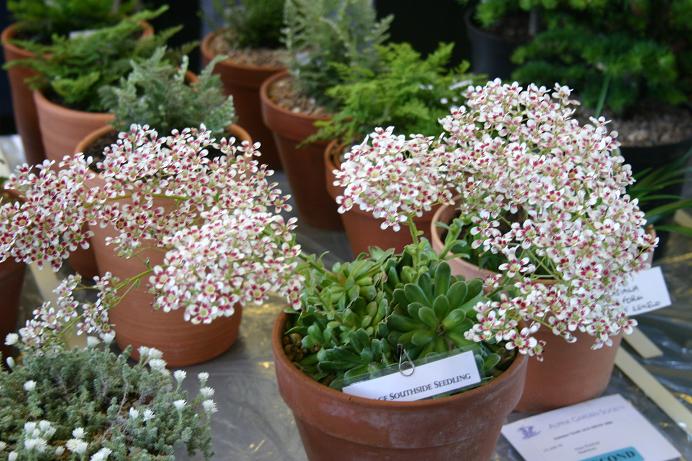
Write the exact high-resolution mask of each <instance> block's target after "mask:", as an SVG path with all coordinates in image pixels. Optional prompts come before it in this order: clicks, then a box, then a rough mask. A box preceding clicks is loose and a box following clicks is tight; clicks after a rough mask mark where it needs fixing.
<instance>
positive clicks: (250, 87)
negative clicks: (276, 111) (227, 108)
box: [202, 33, 286, 170]
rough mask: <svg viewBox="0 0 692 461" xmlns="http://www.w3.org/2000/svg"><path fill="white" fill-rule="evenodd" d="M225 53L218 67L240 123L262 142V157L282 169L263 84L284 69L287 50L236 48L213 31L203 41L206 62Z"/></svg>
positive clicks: (216, 71) (272, 166) (272, 165)
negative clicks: (264, 105) (266, 115)
mask: <svg viewBox="0 0 692 461" xmlns="http://www.w3.org/2000/svg"><path fill="white" fill-rule="evenodd" d="M219 54H223V55H226V56H228V59H226V60H224V61H221V62H220V63H218V64H217V65H216V67H215V68H214V72H215V73H217V74H219V77H220V78H221V81H222V82H223V86H224V90H225V92H226V94H228V95H231V96H233V104H234V106H235V111H236V114H237V117H238V124H239V125H241V126H243V127H245V128H246V129H247V130H248V131H249V132H250V133H251V134H252V136H253V138H254V139H255V140H257V141H259V142H261V143H262V148H261V152H262V158H263V159H264V162H266V163H267V164H268V165H269V166H270V167H271V168H272V169H274V170H280V169H282V165H281V161H280V159H279V154H278V152H277V148H276V144H275V142H274V138H273V136H272V132H271V130H270V129H269V128H267V126H266V125H265V124H264V121H263V120H262V109H261V101H260V87H261V86H262V83H263V82H264V81H265V80H266V79H268V78H269V77H271V76H272V75H274V74H276V73H278V72H281V71H282V70H284V66H283V64H282V63H283V61H284V58H285V54H286V51H285V50H269V49H258V50H236V49H232V48H229V47H228V45H227V43H226V41H225V40H224V39H223V37H222V35H221V34H220V33H211V34H209V35H207V36H206V37H205V38H204V40H203V41H202V56H203V61H204V64H205V65H206V64H207V63H209V62H210V61H211V60H212V59H213V57H214V56H216V55H219Z"/></svg>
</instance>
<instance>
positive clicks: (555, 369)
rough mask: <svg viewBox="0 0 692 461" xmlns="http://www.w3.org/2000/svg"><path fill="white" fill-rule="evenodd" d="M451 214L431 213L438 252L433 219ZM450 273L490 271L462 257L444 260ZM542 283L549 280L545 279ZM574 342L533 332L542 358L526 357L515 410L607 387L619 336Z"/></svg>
mask: <svg viewBox="0 0 692 461" xmlns="http://www.w3.org/2000/svg"><path fill="white" fill-rule="evenodd" d="M454 215H455V209H454V207H450V206H442V207H440V209H439V210H438V211H437V213H435V216H434V217H433V222H432V225H431V232H432V245H433V249H434V250H435V251H438V252H439V251H440V250H441V249H442V247H443V246H444V245H443V243H442V229H440V228H439V227H437V226H436V225H435V223H436V222H442V223H445V224H448V223H450V222H451V221H452V219H453V218H454ZM447 262H448V263H449V266H450V268H451V269H452V274H454V275H461V276H463V277H465V278H485V277H488V276H489V275H492V274H493V272H492V271H489V270H486V269H481V268H479V267H478V266H475V265H473V264H470V263H468V262H466V261H464V260H462V259H458V258H457V259H452V260H448V261H447ZM542 283H550V281H545V282H542ZM575 336H576V337H577V342H576V343H572V344H570V343H568V342H567V341H565V340H564V339H562V338H559V337H557V336H555V335H553V334H552V332H551V331H549V330H548V329H546V328H545V327H544V328H542V329H540V330H539V331H538V332H537V333H536V338H537V339H542V340H544V341H546V347H545V352H544V353H543V361H542V362H539V361H538V360H536V359H535V358H531V359H529V365H528V373H527V375H526V386H525V388H524V395H523V396H522V398H521V401H520V402H519V404H518V405H517V410H518V411H526V412H542V411H548V410H552V409H554V408H559V407H563V406H567V405H572V404H575V403H579V402H583V401H585V400H590V399H593V398H595V397H598V396H599V395H601V394H602V393H603V391H604V390H605V389H606V387H607V386H608V382H610V375H611V374H612V372H613V366H614V364H615V354H616V352H617V348H618V347H619V345H620V340H621V338H622V336H617V337H615V338H613V346H612V347H603V348H602V349H598V350H592V349H591V345H592V344H593V343H594V338H593V337H592V336H589V335H588V334H586V333H580V332H577V333H575Z"/></svg>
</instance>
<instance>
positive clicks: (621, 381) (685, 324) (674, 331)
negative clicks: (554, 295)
mask: <svg viewBox="0 0 692 461" xmlns="http://www.w3.org/2000/svg"><path fill="white" fill-rule="evenodd" d="M0 149H2V150H3V151H4V152H5V154H6V156H7V157H8V158H9V159H10V163H11V164H14V163H16V162H17V161H18V160H20V159H21V157H22V155H21V152H20V151H18V150H17V144H16V142H14V139H11V138H7V137H0ZM276 179H277V181H279V182H280V183H281V185H282V189H283V190H284V191H285V192H289V193H290V188H289V187H288V185H287V183H286V180H285V177H284V176H283V175H282V174H281V173H278V174H277V176H276ZM691 185H692V180H691V178H689V177H688V181H687V187H686V189H687V191H689V190H690V189H691V187H690V186H691ZM686 195H689V192H688V193H686ZM298 240H299V242H300V243H301V245H302V246H303V248H304V250H305V251H308V252H314V253H323V252H325V251H329V255H328V256H327V261H330V260H331V261H334V262H335V261H338V260H345V259H348V258H350V257H351V254H350V250H349V248H348V243H347V241H346V238H345V236H344V234H343V233H341V232H326V231H321V230H319V229H314V228H310V227H308V226H307V225H301V226H300V228H299V232H298ZM656 264H657V265H660V266H661V267H662V268H663V272H664V274H665V278H666V281H667V283H668V287H669V289H670V292H671V297H672V299H673V305H672V306H671V307H668V308H665V309H662V310H659V311H656V312H653V313H649V314H644V315H642V316H640V317H638V320H639V322H640V327H641V330H642V331H643V332H644V333H645V334H646V335H647V336H648V337H649V338H650V339H652V340H653V341H654V342H655V343H656V344H657V345H658V346H659V347H660V348H661V349H662V350H663V352H664V355H663V356H662V357H658V358H654V359H642V358H641V357H639V356H638V355H636V353H634V352H633V353H632V354H633V356H635V357H636V358H637V360H638V361H639V362H640V363H642V364H643V365H644V366H645V367H646V368H647V369H648V370H649V371H650V372H651V373H653V374H654V375H655V376H656V377H657V378H658V379H659V380H660V381H661V383H663V384H664V385H665V386H666V387H667V388H668V389H669V390H670V391H671V392H673V393H674V394H675V396H676V397H677V398H678V399H679V400H680V401H682V402H684V404H685V405H686V407H687V408H688V409H690V408H692V334H691V333H692V310H690V301H691V300H692V288H691V287H690V273H691V271H690V268H691V266H692V239H689V238H685V237H682V236H677V235H674V236H672V237H671V239H670V242H669V243H668V245H667V247H666V251H665V253H664V254H663V257H662V258H660V259H659V260H658V261H657V262H656ZM28 275H30V274H28ZM40 302H41V299H40V295H39V293H38V290H37V288H36V284H35V282H34V280H33V279H32V277H31V276H29V277H27V279H26V281H25V287H24V292H23V297H22V308H23V311H24V315H27V313H29V312H30V311H31V310H32V309H33V308H34V307H36V306H37V305H38V304H40ZM283 308H284V306H283V305H282V303H281V302H280V301H279V300H277V301H276V302H271V303H267V304H265V305H262V306H256V307H254V306H250V307H247V308H246V309H244V311H243V320H242V324H241V329H240V337H239V339H238V341H237V342H236V343H235V344H234V345H233V347H232V348H231V349H230V350H229V351H228V352H226V353H225V354H223V355H222V356H220V357H218V358H216V359H214V360H212V361H210V362H207V363H204V364H200V365H197V366H194V367H188V368H186V370H187V371H188V373H189V374H196V373H198V372H201V371H206V372H208V373H209V374H210V379H209V383H210V385H211V386H213V387H214V388H215V389H216V401H217V405H218V409H219V412H218V413H217V414H216V415H215V417H214V419H213V423H212V425H213V433H214V434H213V435H214V451H215V456H214V458H213V459H214V460H220V461H224V460H229V461H245V460H247V461H253V460H258V461H260V460H261V461H302V460H305V459H306V456H305V452H304V451H303V447H302V443H301V441H300V437H299V435H298V431H297V429H296V426H295V423H294V421H293V417H292V415H291V412H290V410H289V409H288V407H287V406H286V405H285V404H284V403H283V401H282V400H281V397H280V395H279V393H278V389H277V386H276V380H275V377H274V364H273V359H272V352H271V330H272V325H273V322H274V320H275V318H276V316H277V314H278V312H280V311H281V310H282V309H283ZM623 344H624V343H623ZM623 347H627V346H623ZM194 381H195V380H187V385H188V386H190V390H191V391H192V392H196V388H195V383H194ZM546 385H550V383H546ZM616 393H619V394H621V395H622V396H624V397H625V398H626V399H627V400H629V401H630V402H632V404H633V405H634V406H635V407H636V408H637V409H638V410H639V411H640V412H641V413H643V414H644V416H645V417H646V418H647V419H648V420H649V421H650V422H651V423H652V424H654V425H655V426H656V427H657V428H658V429H659V430H660V431H661V433H663V434H664V436H665V437H666V438H667V439H668V440H670V441H671V443H673V445H674V446H675V447H676V448H677V449H678V450H679V451H680V452H681V453H682V455H683V459H688V460H692V444H691V443H690V440H688V439H687V436H686V434H685V432H684V431H683V430H682V429H680V428H679V427H677V426H676V424H675V423H674V422H673V421H672V420H671V419H670V418H669V417H668V416H667V415H666V414H665V413H663V412H662V411H661V410H660V409H659V408H658V407H657V406H656V404H655V403H653V402H652V401H651V400H649V398H648V397H647V396H646V395H644V393H643V392H642V391H641V389H639V388H638V387H637V386H636V385H635V384H634V383H632V382H631V381H630V380H629V379H628V378H627V377H625V376H624V375H623V373H622V372H620V370H618V369H617V368H616V369H615V371H614V373H613V376H612V379H611V382H610V384H609V387H608V389H607V391H606V393H605V394H606V395H609V394H616ZM523 416H525V415H521V414H516V413H515V414H512V415H511V416H510V420H516V419H518V418H521V417H523ZM479 417H482V415H479ZM469 423H470V424H473V422H472V421H470V422H469ZM178 459H181V460H187V459H198V458H192V457H188V456H187V455H186V454H185V453H183V452H181V453H180V454H179V456H178ZM494 459H495V460H511V461H514V460H517V461H519V460H521V459H522V458H521V456H519V454H518V453H517V452H516V451H515V450H514V449H513V448H512V447H511V446H510V445H509V443H508V442H507V441H506V440H505V439H504V438H503V437H500V439H499V440H498V444H497V452H496V455H495V457H494ZM354 461H357V460H354ZM422 461H423V460H422Z"/></svg>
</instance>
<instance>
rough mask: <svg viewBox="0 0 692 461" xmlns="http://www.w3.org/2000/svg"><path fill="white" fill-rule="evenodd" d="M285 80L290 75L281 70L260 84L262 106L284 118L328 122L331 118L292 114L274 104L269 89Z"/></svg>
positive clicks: (302, 113)
mask: <svg viewBox="0 0 692 461" xmlns="http://www.w3.org/2000/svg"><path fill="white" fill-rule="evenodd" d="M287 78H291V74H290V73H289V72H288V70H283V71H281V72H279V73H277V74H274V75H272V76H271V77H269V78H268V79H266V80H265V81H264V82H263V83H262V86H261V87H260V99H261V100H262V104H263V105H264V106H265V107H268V108H270V109H271V110H272V111H274V112H278V113H280V114H281V115H283V116H284V117H292V118H298V119H302V120H306V121H308V122H313V123H314V122H316V121H318V120H329V119H330V118H331V117H329V116H326V115H309V114H306V113H304V112H293V111H291V110H288V109H286V108H284V107H281V106H280V105H278V104H277V103H276V102H274V101H273V100H272V98H270V97H269V88H270V87H271V86H272V85H273V84H274V83H276V82H278V81H279V80H283V79H287Z"/></svg>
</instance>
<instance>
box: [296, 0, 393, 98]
mask: <svg viewBox="0 0 692 461" xmlns="http://www.w3.org/2000/svg"><path fill="white" fill-rule="evenodd" d="M284 19H285V24H286V27H285V28H284V43H285V44H286V48H287V49H288V51H289V54H290V56H291V61H290V62H289V69H290V71H291V73H292V75H293V77H294V78H295V83H296V85H297V88H298V90H299V91H300V92H301V93H302V94H303V95H306V96H309V97H311V98H314V99H315V100H316V101H317V102H318V103H320V104H322V105H324V106H326V107H328V108H330V109H333V108H334V101H333V100H332V99H331V98H329V97H328V96H327V94H326V91H327V89H328V88H330V87H332V86H334V85H338V84H339V83H342V82H343V76H342V73H341V72H340V71H339V69H338V67H339V66H338V64H340V65H342V66H347V67H354V68H359V69H371V70H372V69H375V68H376V66H377V64H378V58H379V55H378V52H377V47H378V45H381V44H382V43H384V41H385V40H386V39H387V36H388V29H389V24H390V23H391V21H392V17H391V16H389V17H386V18H384V19H382V20H380V21H378V20H377V13H376V11H375V8H374V7H373V5H372V0H286V5H285V10H284Z"/></svg>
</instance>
